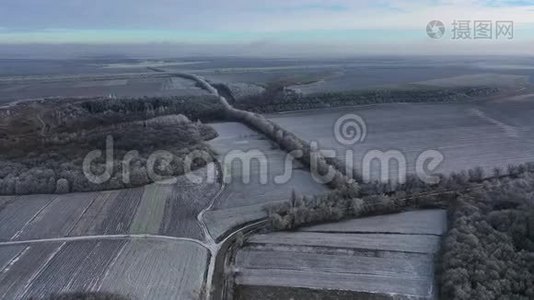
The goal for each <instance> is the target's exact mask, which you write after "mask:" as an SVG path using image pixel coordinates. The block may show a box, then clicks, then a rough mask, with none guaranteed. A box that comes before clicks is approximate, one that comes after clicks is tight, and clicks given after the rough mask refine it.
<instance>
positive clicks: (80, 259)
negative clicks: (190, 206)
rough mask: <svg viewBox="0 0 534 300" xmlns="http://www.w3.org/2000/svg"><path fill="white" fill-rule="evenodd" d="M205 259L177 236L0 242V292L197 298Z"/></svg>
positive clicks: (199, 250)
mask: <svg viewBox="0 0 534 300" xmlns="http://www.w3.org/2000/svg"><path fill="white" fill-rule="evenodd" d="M207 259H208V252H207V250H206V249H205V248H203V247H202V246H201V245H199V244H197V243H195V242H190V241H180V240H163V241H161V240H151V239H131V240H128V239H118V238H117V239H112V238H110V239H88V240H79V241H54V242H31V243H22V244H17V245H12V246H0V265H1V266H3V268H2V273H1V274H0V298H2V299H28V298H30V297H36V298H43V297H46V296H48V295H50V294H52V293H59V292H75V291H105V292H114V293H119V294H122V295H126V296H129V297H131V298H132V299H198V298H199V295H200V293H201V291H202V285H203V282H204V277H205V275H204V273H205V267H206V263H207ZM165 270H166V271H165Z"/></svg>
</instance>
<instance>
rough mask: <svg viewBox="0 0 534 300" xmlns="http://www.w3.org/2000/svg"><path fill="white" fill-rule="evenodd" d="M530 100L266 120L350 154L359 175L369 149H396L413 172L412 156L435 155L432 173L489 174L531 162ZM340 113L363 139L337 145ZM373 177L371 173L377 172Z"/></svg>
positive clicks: (372, 108)
mask: <svg viewBox="0 0 534 300" xmlns="http://www.w3.org/2000/svg"><path fill="white" fill-rule="evenodd" d="M533 100H534V96H533V95H530V96H526V97H521V98H517V97H512V98H502V99H496V100H491V101H485V102H482V101H481V102H469V103H447V104H411V103H402V104H380V105H367V106H354V107H344V108H332V109H321V110H313V111H305V112H294V113H293V112H288V113H280V114H271V115H269V118H270V119H271V120H273V121H274V122H276V123H278V124H280V125H281V126H282V127H284V128H286V129H287V130H290V131H292V132H294V133H295V134H297V135H298V136H299V137H301V138H303V139H305V140H308V141H317V142H318V143H319V145H320V147H322V148H323V149H333V150H336V153H337V155H338V157H340V158H342V157H344V155H345V153H346V152H345V150H346V149H352V150H354V164H355V166H356V169H358V170H361V169H362V168H361V167H362V160H363V158H364V156H365V154H366V153H367V152H368V151H370V150H380V151H388V150H399V151H401V152H402V153H403V154H404V155H405V157H406V161H407V165H408V171H409V172H414V170H415V162H416V159H417V156H418V155H419V154H420V153H421V152H423V151H426V150H437V151H440V152H441V153H442V154H443V155H444V161H443V163H442V164H441V166H440V167H439V168H438V169H437V172H441V173H450V172H453V171H461V170H466V169H469V168H474V167H478V166H481V167H484V168H485V169H486V170H488V171H490V170H492V169H493V168H494V167H501V168H503V167H504V168H505V167H507V166H508V165H509V164H519V163H524V162H529V161H532V160H534V142H533V139H532V138H533V137H534V131H533V129H532V128H533V127H534V119H533V118H532V117H531V116H532V113H534V102H533ZM345 114H357V115H359V116H361V117H362V118H363V120H364V121H365V124H366V127H367V136H366V138H365V140H364V141H363V142H360V143H356V144H354V145H352V146H345V145H342V144H341V143H339V142H338V141H336V139H335V136H334V124H335V122H336V120H337V119H338V118H340V117H341V116H343V115H345ZM372 171H375V172H374V173H373V174H376V171H377V170H376V169H372Z"/></svg>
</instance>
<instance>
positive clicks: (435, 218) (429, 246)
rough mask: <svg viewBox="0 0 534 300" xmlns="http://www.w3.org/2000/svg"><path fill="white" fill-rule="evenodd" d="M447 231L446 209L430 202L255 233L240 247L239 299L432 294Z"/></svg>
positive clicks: (418, 297)
mask: <svg viewBox="0 0 534 300" xmlns="http://www.w3.org/2000/svg"><path fill="white" fill-rule="evenodd" d="M445 231H446V212H445V211H442V210H426V211H425V210H423V211H415V212H405V213H401V214H393V215H383V216H378V217H369V218H362V219H354V220H349V221H343V222H339V223H332V224H323V225H316V226H311V227H305V228H302V229H300V230H298V231H297V232H277V233H268V234H256V235H253V236H252V237H251V238H250V239H249V240H247V244H246V246H245V247H244V248H242V249H240V250H239V251H238V253H237V255H236V262H235V264H236V266H235V267H236V270H237V277H236V284H237V285H238V287H237V295H236V299H256V298H258V297H260V298H262V299H281V298H284V297H287V296H288V295H293V296H294V295H299V296H300V297H303V298H315V299H319V298H321V297H327V298H328V297H334V295H335V296H336V297H337V298H336V299H354V297H365V296H371V297H373V299H375V298H376V297H385V296H390V295H392V294H393V293H395V294H396V295H397V296H399V297H401V298H404V297H406V298H410V299H412V298H413V299H432V298H433V297H435V294H434V293H435V291H436V286H435V283H434V258H435V255H436V254H437V251H438V249H439V243H440V236H441V235H442V234H444V233H445ZM289 292H290V293H289ZM288 293H289V294H288ZM371 294H372V295H371ZM265 295H269V296H265ZM328 299H330V298H328ZM377 299H378V298H377ZM380 299H381V298H380Z"/></svg>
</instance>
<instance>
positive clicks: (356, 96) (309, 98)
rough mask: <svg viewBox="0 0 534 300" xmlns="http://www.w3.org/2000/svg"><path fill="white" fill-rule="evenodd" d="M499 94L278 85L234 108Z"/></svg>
mask: <svg viewBox="0 0 534 300" xmlns="http://www.w3.org/2000/svg"><path fill="white" fill-rule="evenodd" d="M498 92H499V89H498V88H495V87H486V86H481V87H458V88H432V87H419V86H414V87H412V88H380V89H376V90H361V91H351V92H335V93H318V94H310V95H302V94H299V93H298V92H295V91H292V90H288V89H286V88H284V87H283V86H280V85H270V86H268V87H267V89H266V90H265V92H263V93H262V94H258V95H253V96H249V97H246V98H243V99H241V100H240V101H238V102H237V103H236V104H235V105H236V107H237V108H240V109H244V110H248V111H252V112H258V113H273V112H280V111H292V110H306V109H316V108H326V107H339V106H350V105H362V104H378V103H398V102H449V101H458V100H467V99H471V98H474V97H481V96H489V95H494V94H497V93H498Z"/></svg>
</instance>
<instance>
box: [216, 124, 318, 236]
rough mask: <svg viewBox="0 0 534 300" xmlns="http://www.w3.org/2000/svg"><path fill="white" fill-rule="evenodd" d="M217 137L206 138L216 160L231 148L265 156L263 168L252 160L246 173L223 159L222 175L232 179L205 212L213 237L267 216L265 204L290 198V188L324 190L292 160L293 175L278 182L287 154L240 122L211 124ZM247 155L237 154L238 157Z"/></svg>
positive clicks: (311, 191)
mask: <svg viewBox="0 0 534 300" xmlns="http://www.w3.org/2000/svg"><path fill="white" fill-rule="evenodd" d="M210 126H212V127H213V128H215V130H217V132H218V133H219V137H217V138H215V139H213V140H211V141H209V142H208V143H209V144H210V146H211V147H212V148H213V149H214V150H215V151H216V152H217V154H218V157H219V160H222V161H223V162H224V157H225V156H226V155H227V154H228V153H229V152H230V151H235V150H238V151H244V152H247V153H248V154H246V155H251V153H252V152H248V151H250V150H252V151H256V150H258V151H260V152H261V153H263V154H264V155H265V157H266V158H267V159H266V168H261V167H260V165H259V164H258V162H257V161H254V160H253V161H252V162H251V168H250V171H249V173H244V172H243V170H242V168H241V165H240V164H239V163H238V162H237V161H238V160H236V162H233V163H232V161H230V160H226V161H225V162H224V163H225V165H224V166H223V168H224V170H223V172H224V176H226V178H229V177H230V178H231V180H230V182H228V184H226V186H225V189H224V192H223V193H221V194H220V195H219V197H218V199H217V200H216V203H215V206H214V208H213V210H212V211H210V212H208V213H207V214H206V217H207V223H208V227H209V230H210V232H211V234H212V235H213V236H214V238H219V237H220V236H221V235H222V234H223V233H224V232H226V231H228V230H230V229H231V228H232V227H235V226H237V225H241V224H244V223H246V222H250V221H254V220H257V219H261V218H263V217H266V212H264V209H263V208H264V207H265V206H266V205H268V204H272V203H276V202H279V201H284V200H287V199H289V197H290V196H291V192H292V190H295V191H298V192H300V193H303V194H306V195H314V194H319V193H322V192H325V191H326V190H327V189H326V187H325V186H323V185H322V184H320V183H317V182H316V181H314V180H313V178H312V177H311V175H310V173H309V172H308V171H307V170H305V169H303V168H302V166H301V165H300V164H299V163H298V162H296V161H294V163H293V164H292V165H291V164H288V166H292V176H291V178H290V180H289V181H288V182H286V183H282V184H277V183H275V182H274V178H275V177H276V176H278V175H282V174H284V160H285V159H286V157H287V155H286V153H285V152H283V151H282V150H280V149H279V148H278V147H277V146H276V145H274V144H273V143H272V142H271V141H269V140H267V139H266V138H265V137H264V136H262V135H260V134H258V133H256V132H255V131H253V130H252V129H250V128H248V127H246V126H245V125H243V124H241V123H231V122H230V123H214V124H210ZM246 155H240V157H241V158H243V157H246ZM262 174H263V175H265V176H266V178H267V184H262V183H261V182H260V178H261V175H262ZM247 175H250V183H244V182H243V177H244V176H247Z"/></svg>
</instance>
